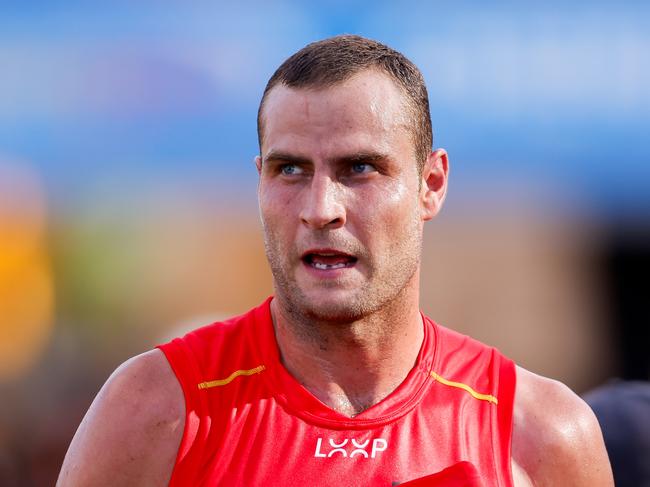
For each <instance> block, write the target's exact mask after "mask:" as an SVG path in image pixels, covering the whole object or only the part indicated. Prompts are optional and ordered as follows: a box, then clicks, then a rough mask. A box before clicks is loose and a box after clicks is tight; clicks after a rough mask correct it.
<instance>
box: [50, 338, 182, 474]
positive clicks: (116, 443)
mask: <svg viewBox="0 0 650 487" xmlns="http://www.w3.org/2000/svg"><path fill="white" fill-rule="evenodd" d="M184 418H185V402H184V398H183V392H182V389H181V387H180V385H179V383H178V381H177V380H176V377H175V375H174V372H173V371H172V369H171V367H170V365H169V363H168V362H167V360H166V359H165V357H164V355H163V354H162V352H161V351H160V350H151V351H149V352H146V353H143V354H141V355H138V356H136V357H133V358H131V359H129V360H127V361H126V362H125V363H123V364H122V365H121V366H120V367H118V368H117V369H116V370H115V372H114V373H113V374H112V375H111V377H110V378H109V379H108V380H107V381H106V383H105V384H104V386H103V387H102V389H101V390H100V392H99V393H98V394H97V397H96V398H95V400H94V401H93V404H92V405H91V407H90V409H89V410H88V412H87V414H86V416H85V417H84V419H83V421H82V423H81V425H80V426H79V429H78V430H77V433H76V434H75V437H74V439H73V441H72V443H71V445H70V449H69V450H68V453H67V455H66V458H65V461H64V464H63V468H62V470H61V474H60V478H59V484H60V485H90V484H92V485H116V484H119V485H140V484H142V483H166V482H168V481H169V476H170V475H171V471H172V469H173V465H174V461H175V458H176V453H177V451H178V447H179V445H180V441H181V437H182V435H183V429H184Z"/></svg>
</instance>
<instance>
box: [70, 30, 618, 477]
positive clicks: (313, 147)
mask: <svg viewBox="0 0 650 487" xmlns="http://www.w3.org/2000/svg"><path fill="white" fill-rule="evenodd" d="M258 131H259V142H260V156H259V157H257V158H256V161H255V163H256V166H257V170H258V173H259V190H258V196H259V206H260V212H261V217H262V222H263V226H264V235H265V244H266V253H267V257H268V260H269V263H270V265H271V269H272V272H273V279H274V286H275V296H274V297H273V298H269V300H267V301H266V302H265V303H263V304H262V305H261V306H259V307H258V308H255V309H254V310H252V311H250V312H249V313H247V314H245V315H242V316H240V317H236V318H233V319H231V320H228V321H226V322H224V323H219V324H214V325H210V326H208V327H204V328H201V329H199V330H196V331H195V332H192V333H190V334H188V335H186V336H185V337H184V338H182V339H176V340H174V341H173V342H171V343H168V344H165V345H162V346H161V347H160V348H159V349H156V350H153V351H150V352H147V353H144V354H142V355H140V356H138V357H135V358H133V359H131V360H129V361H128V362H126V363H125V364H123V365H122V366H121V367H120V368H119V369H118V370H117V371H116V372H115V373H114V374H113V375H112V377H111V378H110V379H109V380H108V382H107V383H106V384H105V386H104V387H103V388H102V390H101V391H100V393H99V395H98V396H97V398H96V400H95V402H94V403H93V405H92V406H91V408H90V410H89V412H88V414H87V415H86V417H85V418H84V420H83V422H82V424H81V425H80V427H79V430H78V431H77V434H76V435H75V438H74V439H73V441H72V444H71V445H70V449H69V451H68V454H67V456H66V459H65V461H64V464H63V468H62V471H61V475H60V478H59V484H60V485H61V486H64V485H65V486H67V485H165V484H167V483H170V485H276V484H277V485H293V484H297V483H304V484H308V485H386V486H388V485H397V484H401V483H404V484H406V483H408V482H411V483H412V485H458V486H460V485H474V486H476V485H485V486H497V485H499V486H501V485H502V486H509V485H517V486H528V485H536V486H558V485H562V486H564V485H571V486H590V487H593V486H605V485H613V484H612V477H611V471H610V467H609V463H608V460H607V455H606V452H605V449H604V446H603V440H602V436H601V433H600V430H599V428H598V425H597V422H596V420H595V418H594V416H593V414H592V413H591V411H590V409H589V408H588V407H587V406H586V405H585V404H584V403H583V402H582V401H581V400H580V399H579V398H578V397H577V396H575V395H574V394H573V393H572V392H571V391H569V390H568V389H567V388H566V387H565V386H563V385H561V384H559V383H557V382H554V381H551V380H549V379H545V378H542V377H539V376H536V375H534V374H532V373H530V372H528V371H526V370H524V369H521V368H516V371H515V366H514V364H513V363H512V362H511V361H510V360H508V359H507V358H505V357H503V356H502V355H500V354H499V353H498V352H497V351H496V350H494V349H492V348H489V347H487V346H485V345H482V344H480V343H478V342H476V341H474V340H472V339H470V338H468V337H464V336H461V335H459V334H456V333H454V332H452V331H450V330H447V329H445V328H443V327H441V326H439V325H436V324H435V323H433V322H432V321H431V320H430V319H429V318H427V317H425V316H423V315H422V314H421V313H420V312H419V271H420V254H421V247H422V234H423V225H424V222H425V221H427V220H430V219H432V218H433V217H435V216H436V214H437V213H438V212H439V211H440V208H441V206H442V204H443V201H444V199H445V194H446V190H447V175H448V159H447V154H446V153H445V151H443V150H441V149H438V150H435V151H431V146H432V136H431V121H430V115H429V105H428V96H427V92H426V87H425V85H424V82H423V79H422V76H421V74H420V72H419V71H418V70H417V68H416V67H415V66H414V65H413V64H412V63H411V62H410V61H408V60H407V59H406V58H404V56H402V55H401V54H399V53H397V52H395V51H394V50H392V49H390V48H388V47H386V46H384V45H382V44H379V43H376V42H374V41H370V40H367V39H364V38H361V37H357V36H339V37H334V38H331V39H326V40H324V41H320V42H316V43H314V44H310V45H308V46H307V47H305V48H304V49H302V50H301V51H299V52H298V53H296V54H294V55H293V56H292V57H291V58H289V59H288V60H287V61H285V63H284V64H283V65H282V66H281V67H280V68H279V69H278V71H276V73H275V74H274V75H273V77H272V78H271V79H270V81H269V83H268V85H267V88H266V90H265V92H264V96H263V98H262V102H261V104H260V110H259V115H258ZM515 378H516V379H515ZM515 380H516V388H515Z"/></svg>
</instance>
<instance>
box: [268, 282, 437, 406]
mask: <svg viewBox="0 0 650 487" xmlns="http://www.w3.org/2000/svg"><path fill="white" fill-rule="evenodd" d="M413 294H414V296H406V297H405V298H406V299H403V300H401V301H402V302H399V303H395V304H396V305H395V306H391V307H387V308H386V309H383V310H381V311H379V312H377V313H375V314H373V315H371V316H368V317H365V318H364V319H362V320H359V321H356V322H354V323H349V324H340V323H336V324H327V323H319V324H312V326H311V328H310V330H309V333H305V332H301V330H300V329H299V327H302V326H305V324H300V323H296V322H295V320H292V319H291V316H290V314H289V313H286V312H284V310H283V309H282V305H281V303H280V301H279V300H278V299H274V300H273V301H272V302H271V311H272V315H273V322H274V327H275V335H276V339H277V341H278V347H279V349H280V356H281V359H282V362H283V364H284V366H285V367H286V368H287V370H288V371H289V372H290V373H291V374H292V375H293V376H294V377H295V378H296V379H297V380H298V381H299V382H300V383H301V384H302V385H303V386H304V387H306V388H307V389H308V390H309V391H310V392H311V393H312V394H314V396H316V397H317V398H318V399H319V400H320V401H321V402H323V403H325V404H326V405H328V406H329V407H330V408H332V409H334V410H336V411H338V412H339V413H341V414H343V415H346V416H350V417H352V416H355V415H357V414H359V413H361V412H362V411H364V410H366V409H368V408H369V407H371V406H373V405H375V404H377V403H378V402H379V401H381V400H382V399H384V398H385V397H386V396H388V395H389V394H390V393H391V392H393V391H394V390H395V389H396V388H397V386H399V385H400V384H401V383H402V382H403V381H404V379H405V378H406V376H407V375H408V373H409V372H410V370H411V369H412V368H413V366H414V365H415V362H416V359H417V356H418V353H419V350H420V347H421V345H422V340H423V338H424V326H423V323H422V317H421V315H420V312H419V308H418V295H417V294H418V293H417V292H415V293H413Z"/></svg>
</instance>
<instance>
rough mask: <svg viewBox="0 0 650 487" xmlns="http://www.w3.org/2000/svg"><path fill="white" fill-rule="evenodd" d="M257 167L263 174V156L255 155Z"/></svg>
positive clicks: (259, 172) (258, 172) (258, 171)
mask: <svg viewBox="0 0 650 487" xmlns="http://www.w3.org/2000/svg"><path fill="white" fill-rule="evenodd" d="M255 167H256V168H257V174H262V157H261V156H255Z"/></svg>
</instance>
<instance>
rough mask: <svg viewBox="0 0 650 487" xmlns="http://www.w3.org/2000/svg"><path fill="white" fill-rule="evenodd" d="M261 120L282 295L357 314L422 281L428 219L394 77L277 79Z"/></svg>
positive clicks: (319, 315) (343, 318)
mask: <svg viewBox="0 0 650 487" xmlns="http://www.w3.org/2000/svg"><path fill="white" fill-rule="evenodd" d="M263 117H264V134H263V135H264V137H263V141H262V149H261V152H262V153H261V157H259V158H257V160H256V162H257V167H258V171H259V174H260V180H259V190H258V191H259V205H260V212H261V217H262V223H263V226H264V234H265V246H266V253H267V257H268V259H269V262H270V265H271V270H272V272H273V277H274V281H275V289H276V293H277V296H278V297H279V298H280V300H281V301H282V302H284V303H285V304H287V305H288V307H289V308H290V311H291V312H292V313H298V314H299V315H301V316H303V317H307V318H309V319H316V320H323V321H334V322H350V321H354V320H357V319H360V318H362V317H363V316H365V315H368V314H370V313H373V312H375V311H377V310H379V309H381V308H382V307H383V306H385V305H387V304H388V303H390V302H392V301H393V300H394V299H395V298H396V297H397V296H398V295H400V291H402V290H403V289H405V288H406V287H408V286H416V287H417V286H418V272H417V271H418V269H419V262H420V253H421V243H422V225H423V221H424V220H425V219H427V218H430V215H429V216H428V217H427V216H426V215H425V212H424V211H423V203H422V201H423V196H422V195H423V194H424V192H425V187H426V184H423V185H422V186H423V188H420V177H419V175H418V171H417V163H416V160H415V155H414V148H413V143H412V137H411V134H410V132H409V131H408V123H409V120H410V118H409V117H408V112H407V109H406V106H405V104H404V98H403V94H402V92H401V91H400V89H399V88H398V87H397V86H396V85H395V84H394V83H393V81H392V80H390V79H389V78H388V77H387V76H386V75H383V74H380V73H377V72H375V71H371V70H368V71H364V72H362V73H360V74H357V75H356V76H354V77H352V78H351V79H349V80H347V81H345V82H343V83H340V84H337V85H335V86H333V87H330V88H324V89H316V90H315V89H292V88H287V87H286V86H282V85H278V86H276V87H275V88H273V89H272V91H271V92H270V93H269V95H268V97H267V99H266V102H265V106H264V112H263Z"/></svg>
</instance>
